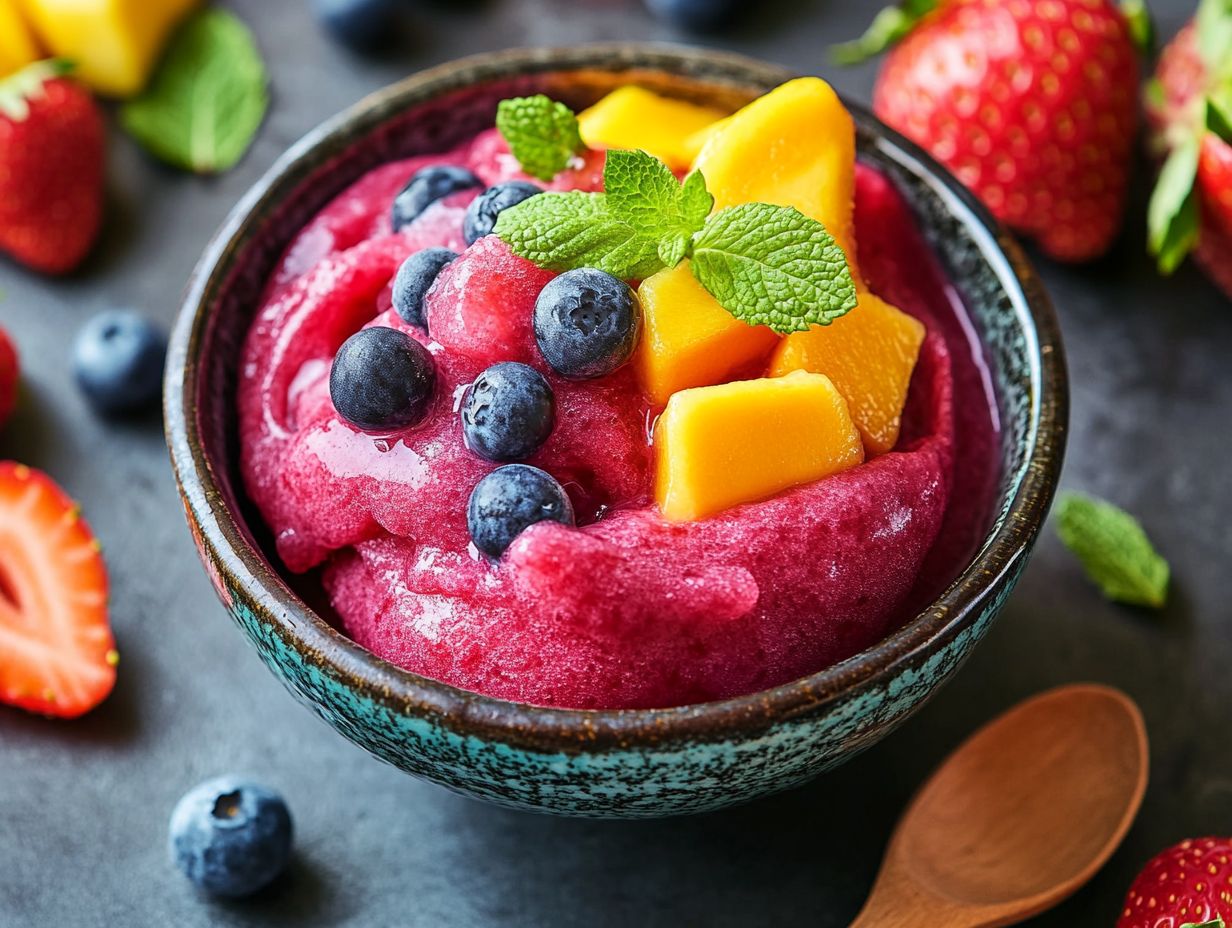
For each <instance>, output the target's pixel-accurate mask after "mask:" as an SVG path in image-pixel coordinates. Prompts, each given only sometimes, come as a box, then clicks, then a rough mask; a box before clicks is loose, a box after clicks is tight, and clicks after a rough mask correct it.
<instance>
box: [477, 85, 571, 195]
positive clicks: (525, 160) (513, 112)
mask: <svg viewBox="0 0 1232 928" xmlns="http://www.w3.org/2000/svg"><path fill="white" fill-rule="evenodd" d="M496 128H497V129H498V130H499V131H500V134H501V135H502V136H504V138H505V141H506V142H507V143H508V145H509V151H511V152H512V153H513V157H515V158H517V159H518V164H520V165H521V166H522V170H523V171H525V172H526V173H527V174H529V175H530V176H531V177H537V178H539V179H540V180H551V179H552V178H553V177H555V176H556V175H557V174H559V173H560V172H561V171H563V170H564V169H565V167H566V166H567V165H568V164H569V159H571V158H572V157H573V156H574V155H576V154H577V153H578V152H581V151H585V150H586V146H585V145H584V144H583V143H582V136H581V134H580V133H579V132H578V121H577V117H576V116H574V115H573V110H571V109H569V107H567V106H565V104H563V103H558V102H556V101H555V100H552V99H550V98H548V97H545V96H544V95H543V94H536V95H535V96H533V97H514V98H512V99H509V100H501V102H500V103H499V104H498V105H497V107H496Z"/></svg>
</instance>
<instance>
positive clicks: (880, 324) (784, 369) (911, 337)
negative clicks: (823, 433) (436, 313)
mask: <svg viewBox="0 0 1232 928" xmlns="http://www.w3.org/2000/svg"><path fill="white" fill-rule="evenodd" d="M923 341H924V326H923V325H922V324H921V323H920V321H919V320H918V319H915V318H913V317H912V316H908V315H907V314H906V313H905V312H903V311H902V310H900V309H897V308H896V307H894V306H891V305H890V304H889V303H887V302H885V301H884V300H882V299H880V298H878V297H876V296H874V295H873V294H871V293H861V294H860V302H859V304H858V305H857V306H856V308H855V309H853V310H852V311H851V312H849V313H847V314H846V315H845V316H840V317H839V318H838V319H836V320H835V321H834V322H832V323H830V324H829V325H828V326H813V327H812V328H811V329H809V330H808V331H807V332H796V333H794V334H792V335H788V336H787V337H786V338H784V339H783V340H782V341H781V342H780V343H779V346H778V348H777V350H776V351H775V352H774V358H773V359H772V360H771V362H770V371H769V373H770V376H771V377H779V376H782V375H788V376H794V375H793V374H792V373H791V372H792V371H802V370H803V371H812V372H813V373H815V374H825V375H826V376H827V377H829V378H830V380H832V381H833V382H834V385H835V386H836V387H837V388H838V391H839V392H840V393H841V394H842V395H843V396H844V397H845V398H846V400H847V405H848V407H849V408H850V410H851V418H852V419H853V420H855V424H856V427H857V428H858V429H859V430H860V435H861V436H862V437H863V439H864V447H865V448H866V449H867V450H868V452H869V454H884V453H885V452H887V451H889V450H890V449H891V448H893V447H894V445H895V443H896V442H897V441H898V430H899V426H900V425H901V424H902V415H903V404H904V403H906V402H907V389H908V387H910V385H911V372H912V371H913V370H915V363H916V361H917V360H918V358H919V356H920V345H921V343H922V342H923Z"/></svg>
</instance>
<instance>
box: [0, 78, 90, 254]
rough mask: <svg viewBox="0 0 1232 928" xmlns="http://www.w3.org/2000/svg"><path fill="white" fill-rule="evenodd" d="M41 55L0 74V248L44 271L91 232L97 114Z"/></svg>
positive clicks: (85, 95)
mask: <svg viewBox="0 0 1232 928" xmlns="http://www.w3.org/2000/svg"><path fill="white" fill-rule="evenodd" d="M64 71H65V68H64V66H63V65H61V64H59V63H57V62H55V61H40V62H38V63H37V64H32V65H30V66H29V67H27V68H24V69H23V70H21V71H18V72H17V73H16V74H13V75H12V76H10V77H7V78H4V79H3V80H0V251H3V252H7V253H8V254H10V255H12V256H13V257H14V258H16V259H17V260H18V261H20V262H21V263H23V264H25V265H28V266H29V267H32V268H34V269H35V270H37V271H43V272H45V273H48V274H60V273H63V272H65V271H69V270H72V269H73V268H74V267H76V266H77V265H78V264H80V263H81V260H82V259H83V258H84V257H85V256H86V253H87V252H88V251H89V250H90V246H91V245H93V244H94V239H95V238H96V237H97V235H98V228H99V222H100V221H101V219H102V210H103V145H104V127H103V117H102V114H101V113H100V112H99V110H98V107H97V106H96V105H95V103H94V100H93V98H92V97H91V96H90V94H89V92H88V91H87V90H86V89H85V88H84V87H82V86H81V85H80V84H77V83H75V82H74V81H71V80H67V79H66V78H64V77H62V76H61V75H62V74H63V73H64Z"/></svg>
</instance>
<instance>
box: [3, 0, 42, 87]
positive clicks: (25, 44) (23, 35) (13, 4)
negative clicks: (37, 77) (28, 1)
mask: <svg viewBox="0 0 1232 928" xmlns="http://www.w3.org/2000/svg"><path fill="white" fill-rule="evenodd" d="M42 57H43V55H42V51H41V50H40V49H39V46H38V42H36V41H35V39H34V33H33V32H31V31H30V26H29V25H28V24H27V23H26V19H25V16H24V15H23V14H22V12H21V10H20V9H19V8H18V6H17V0H0V77H5V76H7V75H9V74H12V73H13V72H14V71H19V70H21V69H22V68H24V67H25V66H26V65H28V64H33V63H34V62H36V61H38V60H39V59H40V58H42Z"/></svg>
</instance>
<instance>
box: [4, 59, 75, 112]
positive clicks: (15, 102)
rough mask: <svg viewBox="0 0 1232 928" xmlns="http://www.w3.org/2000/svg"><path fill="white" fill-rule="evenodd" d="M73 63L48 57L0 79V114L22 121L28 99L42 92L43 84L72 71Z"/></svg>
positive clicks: (32, 98) (26, 109) (28, 106)
mask: <svg viewBox="0 0 1232 928" xmlns="http://www.w3.org/2000/svg"><path fill="white" fill-rule="evenodd" d="M72 70H73V63H72V62H71V61H68V60H66V59H64V58H48V59H47V60H45V61H36V62H34V64H30V65H26V67H24V68H22V69H21V70H20V71H18V72H16V73H15V74H12V75H10V76H8V77H6V78H4V79H3V80H0V116H5V117H7V118H9V119H11V120H13V121H14V122H22V121H24V120H25V118H26V117H27V116H29V115H30V101H31V100H34V99H36V98H38V97H40V96H42V94H43V85H44V84H46V83H47V82H48V81H51V80H55V79H56V78H57V77H64V76H65V75H66V74H70V73H72Z"/></svg>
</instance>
